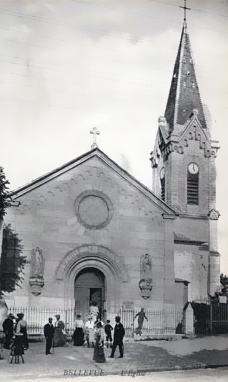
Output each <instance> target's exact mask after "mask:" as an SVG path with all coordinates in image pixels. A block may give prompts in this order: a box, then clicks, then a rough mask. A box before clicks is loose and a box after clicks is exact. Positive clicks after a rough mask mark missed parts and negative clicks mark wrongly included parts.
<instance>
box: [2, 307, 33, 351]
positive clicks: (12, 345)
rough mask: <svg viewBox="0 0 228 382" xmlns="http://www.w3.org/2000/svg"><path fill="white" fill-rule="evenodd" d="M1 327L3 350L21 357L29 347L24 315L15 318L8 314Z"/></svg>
mask: <svg viewBox="0 0 228 382" xmlns="http://www.w3.org/2000/svg"><path fill="white" fill-rule="evenodd" d="M2 327H3V333H4V335H5V340H4V345H3V348H4V349H10V350H11V355H15V356H20V355H23V354H24V351H25V350H27V349H28V347H29V344H28V335H27V322H26V321H25V320H24V314H23V313H18V314H17V317H14V315H13V314H12V313H9V315H8V317H7V318H6V319H5V320H4V321H3V323H2Z"/></svg>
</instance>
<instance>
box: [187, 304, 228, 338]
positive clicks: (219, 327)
mask: <svg viewBox="0 0 228 382" xmlns="http://www.w3.org/2000/svg"><path fill="white" fill-rule="evenodd" d="M192 307H193V311H194V329H195V334H196V335H216V334H227V333H228V303H220V302H219V299H214V300H212V301H210V300H208V301H205V302H204V303H195V302H194V303H193V304H192Z"/></svg>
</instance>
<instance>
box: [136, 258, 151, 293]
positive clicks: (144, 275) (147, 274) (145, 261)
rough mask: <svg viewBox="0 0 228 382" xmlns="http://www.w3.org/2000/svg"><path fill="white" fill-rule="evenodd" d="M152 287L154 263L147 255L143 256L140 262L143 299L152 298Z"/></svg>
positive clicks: (140, 287)
mask: <svg viewBox="0 0 228 382" xmlns="http://www.w3.org/2000/svg"><path fill="white" fill-rule="evenodd" d="M152 286H153V282H152V262H151V259H150V256H149V255H148V253H146V254H145V255H142V257H141V260H140V281H139V289H140V290H141V296H142V298H144V299H148V298H150V294H151V290H152Z"/></svg>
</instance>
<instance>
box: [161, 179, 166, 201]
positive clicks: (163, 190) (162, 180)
mask: <svg viewBox="0 0 228 382" xmlns="http://www.w3.org/2000/svg"><path fill="white" fill-rule="evenodd" d="M161 198H162V200H164V201H165V177H164V178H163V179H161Z"/></svg>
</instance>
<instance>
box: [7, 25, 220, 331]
mask: <svg viewBox="0 0 228 382" xmlns="http://www.w3.org/2000/svg"><path fill="white" fill-rule="evenodd" d="M217 149H218V143H217V142H215V141H212V140H211V139H210V131H209V128H208V127H207V124H206V120H205V117H204V113H203V106H202V103H201V99H200V94H199V89H198V85H197V81H196V76H195V71H194V65H193V61H192V56H191V49H190V41H189V36H188V33H187V29H186V25H184V27H183V31H182V36H181V41H180V46H179V49H178V54H177V59H176V63H175V67H174V72H173V78H172V83H171V87H170V94H169V97H168V101H167V107H166V111H165V116H164V117H160V118H159V127H158V132H157V137H156V142H155V145H154V150H153V152H152V153H151V165H152V171H153V186H152V189H153V191H151V190H150V189H148V188H147V187H145V186H144V185H142V184H141V183H140V182H139V181H137V180H136V179H135V178H134V177H132V176H131V175H130V174H129V173H128V172H126V171H125V170H124V169H122V168H121V167H119V166H118V165H117V164H116V163H115V162H113V161H112V160H111V159H110V158H109V157H108V156H107V155H106V154H105V153H104V152H102V151H101V150H100V149H99V148H98V147H95V148H93V149H91V151H89V152H88V153H85V154H83V155H82V156H80V157H78V158H76V159H74V160H72V161H71V162H69V163H67V164H65V165H63V166H62V167H59V168H57V169H55V170H54V171H52V172H50V173H49V174H46V175H44V176H42V177H40V178H38V179H36V180H35V181H33V182H31V183H30V184H27V185H26V186H24V187H21V188H19V189H17V190H15V191H14V192H13V193H12V197H13V199H14V201H17V202H19V203H18V204H19V205H18V206H16V205H14V206H12V207H11V208H9V210H8V213H7V215H6V217H5V224H11V228H12V229H13V230H14V231H15V232H16V233H17V234H18V237H19V238H20V240H21V244H22V246H23V254H24V255H26V256H27V259H28V260H29V264H27V265H26V268H25V277H24V280H23V283H22V285H21V288H17V290H16V291H15V292H13V293H11V294H9V295H7V296H6V302H7V304H8V305H10V306H28V307H29V306H36V307H45V306H47V307H50V306H52V307H61V308H63V309H68V308H70V309H72V310H73V311H74V312H75V313H77V312H80V313H82V314H83V317H85V318H86V317H87V315H88V312H89V305H90V302H91V301H95V302H96V303H97V305H98V307H99V310H100V313H101V316H102V317H103V318H104V317H113V316H114V315H115V314H116V313H117V312H118V311H119V309H120V308H121V307H125V308H130V309H136V310H137V309H140V308H142V307H143V308H145V309H146V310H154V311H155V310H159V311H163V313H164V320H165V317H166V315H165V312H168V311H171V310H175V309H180V310H183V309H184V307H185V305H186V303H187V302H188V301H194V300H197V301H203V300H204V299H206V298H207V297H208V294H211V295H213V294H214V293H215V291H216V290H217V289H218V287H219V271H220V270H219V253H218V251H217V231H216V224H217V220H218V217H219V213H218V211H217V210H216V205H215V190H216V184H215V181H216V172H215V157H216V152H217ZM161 325H162V324H161ZM173 330H175V327H173Z"/></svg>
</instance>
